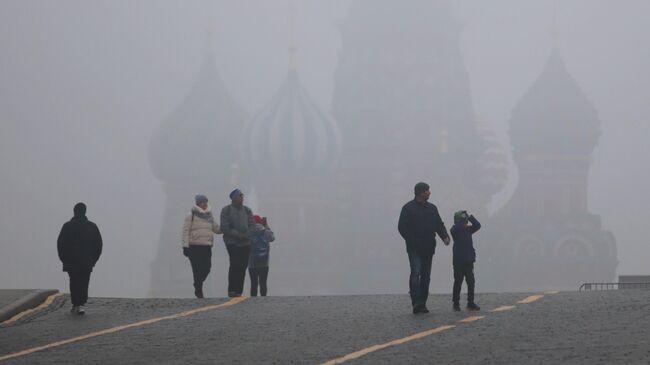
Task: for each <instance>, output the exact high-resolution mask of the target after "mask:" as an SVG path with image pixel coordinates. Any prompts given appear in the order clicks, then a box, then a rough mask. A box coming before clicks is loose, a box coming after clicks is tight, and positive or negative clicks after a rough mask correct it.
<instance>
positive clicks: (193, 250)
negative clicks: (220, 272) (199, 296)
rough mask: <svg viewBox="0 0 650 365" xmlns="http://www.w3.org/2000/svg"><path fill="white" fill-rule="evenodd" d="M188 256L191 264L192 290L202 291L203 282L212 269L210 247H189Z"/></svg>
mask: <svg viewBox="0 0 650 365" xmlns="http://www.w3.org/2000/svg"><path fill="white" fill-rule="evenodd" d="M188 256H189V259H190V264H192V274H193V275H194V289H199V290H202V289H203V282H204V281H205V279H206V278H207V277H208V274H209V273H210V268H211V267H212V247H210V246H199V245H190V247H189V252H188Z"/></svg>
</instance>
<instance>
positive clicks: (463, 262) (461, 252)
mask: <svg viewBox="0 0 650 365" xmlns="http://www.w3.org/2000/svg"><path fill="white" fill-rule="evenodd" d="M468 222H469V223H471V224H468ZM479 229H481V223H479V221H478V220H477V219H476V218H474V216H473V215H468V214H467V211H465V210H459V211H457V212H456V213H454V225H453V226H452V227H451V230H450V232H451V237H452V238H453V239H454V247H453V251H454V293H453V296H452V302H453V308H454V310H455V311H460V303H459V302H460V289H461V286H462V285H463V279H465V281H466V282H467V309H468V310H476V311H477V310H480V309H481V307H479V306H478V305H476V303H475V302H474V284H475V280H474V262H476V250H474V242H473V240H472V235H473V234H474V233H476V232H477V231H478V230H479Z"/></svg>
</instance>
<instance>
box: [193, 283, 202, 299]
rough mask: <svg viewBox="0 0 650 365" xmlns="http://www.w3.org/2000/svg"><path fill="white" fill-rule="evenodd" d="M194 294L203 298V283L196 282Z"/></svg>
mask: <svg viewBox="0 0 650 365" xmlns="http://www.w3.org/2000/svg"><path fill="white" fill-rule="evenodd" d="M194 295H195V296H196V297H197V298H199V299H203V284H200V285H196V284H194Z"/></svg>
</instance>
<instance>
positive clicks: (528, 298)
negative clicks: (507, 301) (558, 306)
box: [517, 294, 544, 304]
mask: <svg viewBox="0 0 650 365" xmlns="http://www.w3.org/2000/svg"><path fill="white" fill-rule="evenodd" d="M543 296H544V295H542V294H536V295H531V296H529V297H527V298H524V299H522V300H520V301H518V302H517V303H518V304H528V303H532V302H534V301H536V300H537V299H539V298H542V297H543Z"/></svg>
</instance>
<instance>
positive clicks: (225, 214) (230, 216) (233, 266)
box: [221, 189, 255, 298]
mask: <svg viewBox="0 0 650 365" xmlns="http://www.w3.org/2000/svg"><path fill="white" fill-rule="evenodd" d="M229 197H230V204H229V205H226V206H225V207H223V209H221V231H223V242H224V243H225V244H226V249H227V250H228V256H229V258H230V267H229V268H228V296H229V297H231V298H232V297H240V296H241V295H242V292H243V291H244V280H245V279H246V268H247V266H248V258H249V255H250V248H251V240H250V235H251V234H252V233H253V231H254V229H255V221H254V220H253V212H252V211H251V209H250V208H249V207H247V206H245V205H244V193H242V191H241V190H239V189H235V190H233V191H232V192H231V193H230V195H229Z"/></svg>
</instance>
